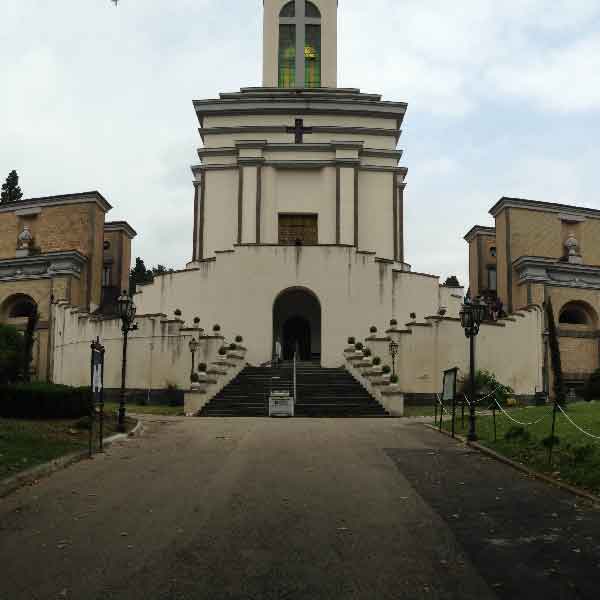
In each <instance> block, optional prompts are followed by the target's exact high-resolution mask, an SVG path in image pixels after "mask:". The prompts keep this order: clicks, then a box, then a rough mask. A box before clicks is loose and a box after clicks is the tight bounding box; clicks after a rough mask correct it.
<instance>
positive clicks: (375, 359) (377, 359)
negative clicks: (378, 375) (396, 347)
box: [373, 356, 381, 366]
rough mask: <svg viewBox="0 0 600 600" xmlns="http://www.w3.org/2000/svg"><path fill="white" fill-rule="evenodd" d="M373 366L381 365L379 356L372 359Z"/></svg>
mask: <svg viewBox="0 0 600 600" xmlns="http://www.w3.org/2000/svg"><path fill="white" fill-rule="evenodd" d="M373 364H374V365H375V366H379V365H380V364H381V358H379V356H376V357H375V358H374V359H373Z"/></svg>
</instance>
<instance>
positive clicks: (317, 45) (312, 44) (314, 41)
mask: <svg viewBox="0 0 600 600" xmlns="http://www.w3.org/2000/svg"><path fill="white" fill-rule="evenodd" d="M307 6H308V5H307ZM304 85H305V86H306V87H313V88H314V87H321V26H320V25H307V26H306V44H305V46H304Z"/></svg>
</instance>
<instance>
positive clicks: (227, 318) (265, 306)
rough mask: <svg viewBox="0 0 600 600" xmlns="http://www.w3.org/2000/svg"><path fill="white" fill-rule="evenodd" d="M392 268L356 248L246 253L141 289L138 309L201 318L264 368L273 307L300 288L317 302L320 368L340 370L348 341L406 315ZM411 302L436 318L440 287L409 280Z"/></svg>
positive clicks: (220, 258)
mask: <svg viewBox="0 0 600 600" xmlns="http://www.w3.org/2000/svg"><path fill="white" fill-rule="evenodd" d="M392 273H393V265H391V264H389V263H383V262H376V261H375V257H374V256H373V255H370V254H361V253H357V252H356V251H355V250H354V248H343V247H308V246H306V247H294V246H289V247H285V246H275V247H266V246H258V247H256V246H244V247H237V248H236V249H235V251H234V252H231V253H225V254H219V255H218V256H217V259H216V261H211V262H204V263H200V264H199V267H198V269H197V270H193V271H189V272H182V273H175V274H170V275H165V276H164V277H159V278H157V279H156V281H155V283H154V284H152V285H150V286H144V287H142V288H141V293H140V294H138V295H137V296H136V304H138V306H139V310H140V311H141V312H143V313H151V312H156V311H158V310H161V311H163V312H165V313H167V314H172V312H173V310H174V309H175V308H180V309H181V310H182V311H183V318H185V319H186V320H187V321H188V322H191V321H192V319H193V318H194V317H195V316H199V317H200V319H201V320H202V321H201V326H202V327H205V328H209V327H211V326H212V324H214V323H216V322H218V323H219V324H221V325H222V326H223V327H226V329H227V331H231V332H232V335H235V334H240V335H242V336H244V339H245V340H247V346H248V349H249V352H248V356H247V358H248V360H249V361H250V362H251V363H252V364H261V363H263V362H266V361H268V360H270V358H271V347H272V340H273V332H272V329H273V312H272V311H273V302H274V300H275V298H276V297H277V296H278V294H280V293H281V292H282V291H283V290H285V289H287V288H291V287H305V288H307V289H309V290H311V291H312V292H313V293H314V294H315V295H316V296H317V298H318V299H319V301H320V302H321V306H322V308H323V313H322V362H323V364H324V365H325V366H340V365H341V364H342V362H343V357H342V354H341V351H342V350H343V348H344V347H345V344H346V340H347V338H348V336H350V335H355V336H356V335H358V334H357V332H363V331H364V332H368V330H369V327H370V325H372V324H374V323H375V324H377V323H380V324H382V326H385V325H386V324H387V323H389V320H390V319H391V318H392V317H393V316H398V315H394V312H393V309H392V297H393V290H394V288H396V293H395V295H396V298H395V304H396V307H397V311H399V312H406V313H407V316H408V312H407V306H408V305H407V303H406V301H405V299H404V298H402V297H400V295H399V293H398V289H403V286H402V285H398V279H400V278H402V277H403V276H404V275H408V274H402V273H399V272H397V273H395V274H394V276H393V279H394V280H396V284H393V279H392ZM409 276H410V278H411V281H412V283H413V285H412V286H411V299H412V300H413V301H414V302H416V303H418V305H419V306H421V307H425V306H432V307H434V310H433V311H432V313H433V314H435V313H436V312H437V308H438V307H437V298H438V285H439V282H438V280H437V279H434V278H428V277H426V278H424V277H421V276H416V275H409Z"/></svg>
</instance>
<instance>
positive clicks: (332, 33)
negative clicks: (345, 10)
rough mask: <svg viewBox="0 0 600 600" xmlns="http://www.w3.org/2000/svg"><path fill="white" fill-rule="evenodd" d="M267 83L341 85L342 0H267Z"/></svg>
mask: <svg viewBox="0 0 600 600" xmlns="http://www.w3.org/2000/svg"><path fill="white" fill-rule="evenodd" d="M263 6H264V18H263V86H264V87H278V88H283V89H286V88H288V89H289V88H321V87H324V88H325V87H329V88H335V87H337V9H338V0H263Z"/></svg>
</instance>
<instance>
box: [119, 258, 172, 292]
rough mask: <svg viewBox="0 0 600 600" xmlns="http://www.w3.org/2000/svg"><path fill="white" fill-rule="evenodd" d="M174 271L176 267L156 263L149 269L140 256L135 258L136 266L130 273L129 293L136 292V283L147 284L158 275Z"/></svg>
mask: <svg viewBox="0 0 600 600" xmlns="http://www.w3.org/2000/svg"><path fill="white" fill-rule="evenodd" d="M173 272H174V269H171V268H169V267H165V265H156V266H155V267H152V268H151V269H147V268H146V264H145V263H144V261H143V260H142V259H141V258H140V257H139V256H138V257H137V258H136V259H135V267H133V269H131V273H130V274H129V293H130V294H134V293H135V286H136V285H147V284H149V283H152V282H153V281H154V278H155V277H156V276H157V275H166V274H167V273H173Z"/></svg>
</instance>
